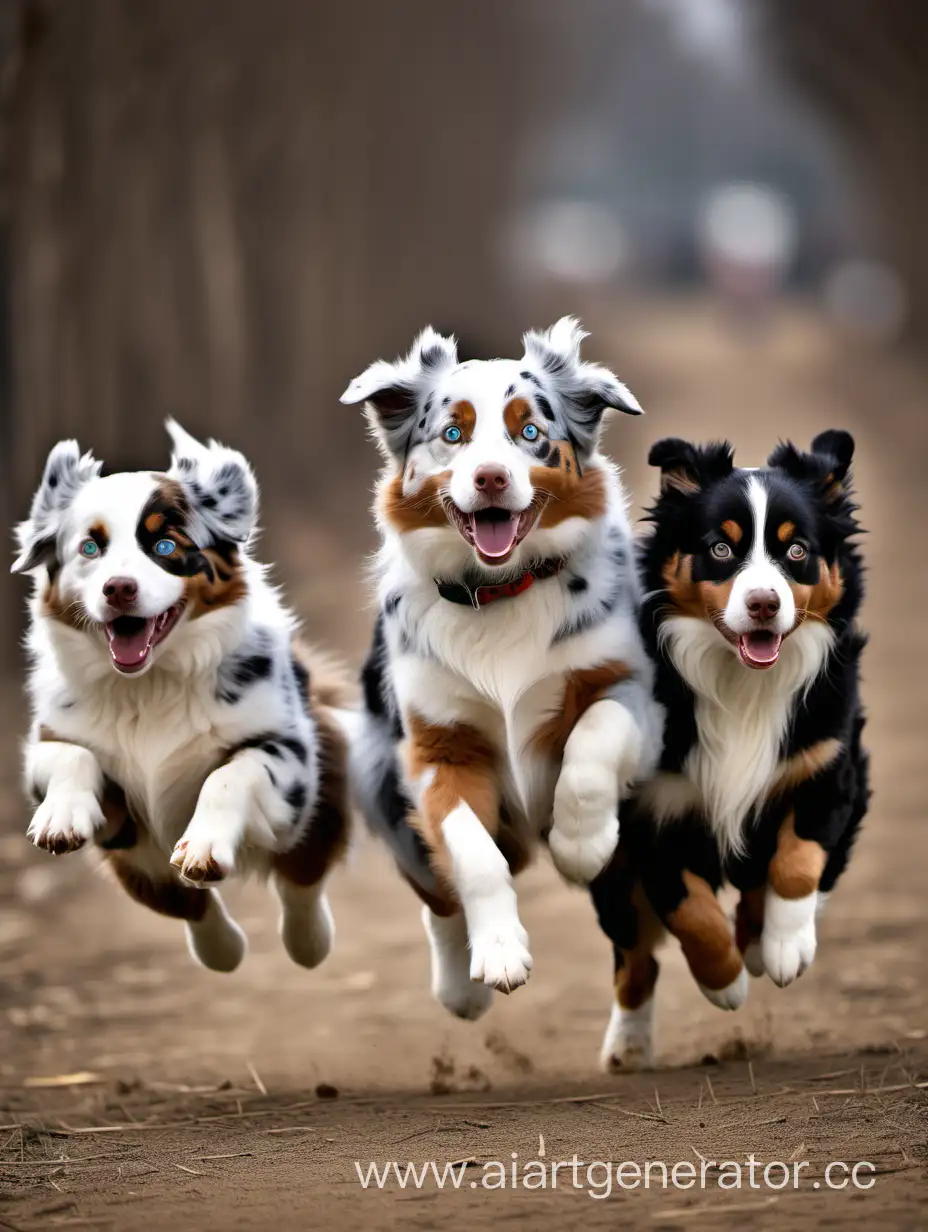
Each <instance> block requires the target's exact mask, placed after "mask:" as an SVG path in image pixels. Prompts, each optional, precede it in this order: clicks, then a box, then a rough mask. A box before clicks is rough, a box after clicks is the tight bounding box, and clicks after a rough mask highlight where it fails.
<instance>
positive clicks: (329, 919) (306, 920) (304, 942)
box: [280, 894, 335, 970]
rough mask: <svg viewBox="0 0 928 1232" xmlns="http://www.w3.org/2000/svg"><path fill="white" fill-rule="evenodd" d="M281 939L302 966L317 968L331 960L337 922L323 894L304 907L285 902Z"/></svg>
mask: <svg viewBox="0 0 928 1232" xmlns="http://www.w3.org/2000/svg"><path fill="white" fill-rule="evenodd" d="M280 937H281V940H282V941H283V943H284V949H285V950H286V951H287V953H288V954H289V955H290V957H291V958H292V959H293V961H294V962H295V963H298V964H299V965H300V966H301V967H309V968H310V970H312V968H313V967H318V966H319V964H320V963H321V962H323V960H324V959H326V958H328V956H329V954H330V953H331V951H332V946H333V945H334V943H335V920H334V918H333V916H332V911H331V908H330V907H329V900H328V899H327V898H326V896H325V895H324V894H320V895H319V897H318V898H317V899H316V900H315V901H314V902H311V903H307V904H306V905H305V906H304V905H303V904H300V903H298V902H294V901H293V900H292V899H291V900H289V901H285V903H284V909H283V912H282V914H281V917H280Z"/></svg>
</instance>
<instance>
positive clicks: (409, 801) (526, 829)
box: [342, 318, 661, 1018]
mask: <svg viewBox="0 0 928 1232" xmlns="http://www.w3.org/2000/svg"><path fill="white" fill-rule="evenodd" d="M583 337H585V335H584V334H583V332H582V331H581V330H580V328H579V326H578V325H577V323H576V322H575V321H573V320H572V319H570V318H564V319H562V320H561V321H559V322H558V324H557V325H555V326H554V327H553V328H552V329H550V330H549V331H547V332H545V333H529V334H526V336H525V338H524V344H525V354H524V356H523V358H522V359H521V360H518V361H517V360H507V359H497V360H491V361H470V362H467V363H459V362H458V358H457V349H456V344H455V342H454V340H453V339H452V338H447V337H442V336H441V335H439V334H437V333H435V332H434V331H433V330H431V329H427V330H425V332H424V333H423V334H421V335H420V337H419V338H418V339H417V341H416V342H415V344H414V346H413V348H412V350H411V351H410V352H409V354H408V355H407V356H406V357H405V358H404V359H401V360H398V361H397V362H396V363H387V362H385V361H378V362H377V363H375V364H373V365H372V366H371V367H369V368H368V369H367V370H366V371H365V372H363V373H362V374H361V375H360V376H359V377H358V378H357V379H356V380H354V381H352V383H351V384H350V385H349V387H348V389H347V391H346V392H345V394H344V395H343V397H342V401H343V402H346V403H365V404H366V407H367V414H368V418H369V421H370V424H371V427H372V430H373V433H374V435H375V437H376V440H377V442H378V443H379V446H380V449H381V451H382V454H383V457H384V469H383V473H382V476H381V480H380V484H379V488H378V494H377V498H376V507H375V510H376V518H377V522H378V525H379V528H380V532H381V536H382V547H381V550H380V554H379V558H378V561H377V566H376V569H377V575H378V579H379V587H378V593H379V604H380V611H379V615H378V618H377V623H376V630H375V634H374V642H373V647H372V650H371V653H370V656H369V658H368V661H367V664H366V667H365V669H364V673H363V685H364V695H365V707H364V714H363V717H362V720H361V726H362V731H361V733H360V737H359V739H358V740H357V741H355V742H353V744H352V761H353V773H352V778H353V780H354V781H355V782H356V783H357V785H358V789H359V795H360V804H361V807H362V809H363V811H364V812H365V814H366V816H367V818H368V821H369V823H370V825H371V827H372V828H373V829H374V831H375V832H378V833H380V834H381V835H382V836H384V837H385V838H386V841H387V842H388V844H389V845H390V847H391V848H392V851H393V854H394V856H395V858H396V861H397V863H398V865H399V868H400V870H401V871H402V873H403V874H404V876H405V877H406V878H407V879H408V880H409V881H410V883H411V884H412V886H413V888H414V889H415V890H416V891H417V892H418V894H419V896H420V897H421V898H422V899H423V901H424V902H425V904H426V905H425V908H424V910H423V919H424V923H425V928H426V932H427V935H428V938H429V942H430V948H431V955H432V976H433V980H432V984H433V992H434V993H435V995H436V996H437V998H438V999H439V1000H440V1001H441V1002H442V1003H443V1004H444V1005H445V1006H446V1007H447V1008H448V1009H449V1010H450V1011H451V1012H452V1013H454V1014H457V1015H458V1016H460V1017H463V1018H477V1017H478V1016H479V1015H480V1014H481V1013H483V1012H484V1011H485V1010H486V1009H487V1008H488V1006H489V1004H490V1001H491V998H492V990H493V989H498V990H499V991H501V992H507V993H508V992H510V991H511V990H512V989H514V988H517V987H518V986H519V985H521V984H523V983H524V982H525V981H526V980H527V979H528V977H529V972H530V970H531V966H532V959H531V955H530V953H529V950H528V937H527V935H526V932H525V929H524V928H523V927H522V924H521V922H520V919H519V914H518V910H517V903H516V895H515V891H514V889H513V884H512V879H511V875H512V874H514V873H515V872H517V871H518V870H519V869H520V868H521V867H522V866H523V865H524V864H525V863H526V861H527V859H528V857H529V855H530V853H531V850H532V848H533V847H534V845H535V844H536V843H537V841H538V839H539V838H540V837H541V836H543V835H547V838H548V844H549V847H550V850H551V854H552V857H553V859H554V863H555V865H556V866H557V868H558V869H559V870H560V872H561V873H562V874H563V875H564V876H565V877H566V878H568V879H569V880H571V881H574V882H579V883H582V884H586V883H589V882H590V881H591V880H592V879H593V878H594V877H595V876H596V875H597V873H599V872H600V871H601V870H602V869H603V867H604V866H605V865H606V864H607V863H608V861H609V859H610V857H611V856H612V854H613V851H614V849H615V845H616V841H617V838H618V824H619V823H618V806H619V801H620V800H621V799H622V798H623V797H624V796H625V795H626V794H627V793H628V791H629V789H630V787H631V785H632V784H633V783H635V782H636V781H637V780H639V779H641V778H642V777H644V776H645V775H647V774H649V773H650V772H651V770H652V769H653V768H654V766H655V764H656V759H657V757H658V754H659V748H660V728H661V720H660V714H659V711H658V708H657V707H656V706H655V704H654V702H653V700H652V667H651V664H650V662H649V660H648V657H647V655H646V653H645V650H644V646H643V644H642V640H641V637H640V634H639V632H638V603H639V592H638V585H637V581H636V575H635V568H634V562H633V556H632V547H631V537H630V530H629V524H628V520H627V517H626V497H625V493H624V491H623V488H622V485H621V483H620V480H619V476H618V473H617V472H616V470H615V468H614V467H613V466H611V465H610V464H609V463H608V462H607V461H606V460H605V459H604V458H603V457H602V455H601V454H600V452H599V448H598V445H599V437H600V429H601V425H602V421H603V416H604V412H605V411H606V410H607V409H608V408H614V409H617V410H620V411H625V412H626V413H628V414H632V415H637V414H639V413H640V407H639V406H638V403H637V402H636V401H635V399H634V398H633V397H632V395H631V394H630V393H629V391H628V390H627V389H626V388H625V386H624V385H622V384H620V383H619V381H618V380H617V379H616V377H615V376H614V375H613V374H612V373H611V372H609V371H608V370H606V369H605V368H602V367H599V366H597V365H594V364H589V363H584V362H582V361H581V359H580V343H581V340H582V339H583ZM468 951H469V953H468Z"/></svg>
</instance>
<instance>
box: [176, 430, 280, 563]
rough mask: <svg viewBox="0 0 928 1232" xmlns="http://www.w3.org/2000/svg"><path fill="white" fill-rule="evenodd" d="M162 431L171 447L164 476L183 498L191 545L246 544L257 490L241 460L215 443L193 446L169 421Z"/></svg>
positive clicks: (192, 439) (191, 439) (194, 442)
mask: <svg viewBox="0 0 928 1232" xmlns="http://www.w3.org/2000/svg"><path fill="white" fill-rule="evenodd" d="M166 427H167V430H168V433H169V435H170V437H171V443H172V444H173V446H174V448H173V452H172V454H171V468H170V470H169V471H168V475H169V476H170V477H171V478H172V479H176V480H177V482H178V483H179V484H180V486H181V488H182V489H183V491H184V495H185V496H186V497H187V503H188V505H189V508H190V534H191V537H192V538H193V540H194V542H195V543H196V544H197V546H198V547H206V546H207V545H208V544H210V543H216V542H227V543H228V542H231V543H246V542H247V541H248V539H249V538H250V537H251V535H252V534H253V532H254V529H255V523H256V521H257V517H258V484H257V482H256V480H255V476H254V472H253V471H252V469H251V467H250V466H249V464H248V462H247V460H246V459H245V456H244V455H243V454H241V453H239V452H238V450H237V449H227V448H226V446H225V445H220V444H219V443H218V442H217V441H213V440H210V441H207V442H206V443H205V444H204V443H203V442H202V441H198V440H197V439H196V438H195V437H193V436H191V435H190V433H189V432H186V431H185V430H184V429H183V428H182V427H181V426H180V424H179V423H177V422H176V421H175V420H173V419H169V420H168V421H167V424H166Z"/></svg>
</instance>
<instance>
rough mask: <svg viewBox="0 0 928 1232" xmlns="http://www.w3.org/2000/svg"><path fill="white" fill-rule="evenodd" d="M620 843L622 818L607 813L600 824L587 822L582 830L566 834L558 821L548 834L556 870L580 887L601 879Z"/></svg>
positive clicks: (572, 828) (572, 827) (573, 828)
mask: <svg viewBox="0 0 928 1232" xmlns="http://www.w3.org/2000/svg"><path fill="white" fill-rule="evenodd" d="M618 841H619V819H618V818H617V817H616V816H615V815H614V814H608V813H607V814H606V815H605V817H603V818H602V819H601V820H600V821H599V824H598V825H592V824H590V823H587V825H586V826H584V827H583V828H582V831H581V829H580V827H577V826H576V825H572V826H571V827H570V830H569V831H565V827H563V826H559V825H558V824H557V821H555V823H554V825H553V826H552V827H551V832H550V834H549V835H548V846H549V848H550V849H551V859H552V860H553V861H554V867H555V868H556V869H557V871H558V872H559V873H560V874H561V876H562V877H564V878H566V880H567V881H572V882H574V883H576V884H577V885H589V884H590V882H591V881H593V880H595V878H596V877H598V876H599V874H600V873H601V872H602V871H603V869H604V868H605V867H606V865H607V864H608V863H609V861H610V860H611V859H612V857H613V855H614V854H615V849H616V846H617V844H618Z"/></svg>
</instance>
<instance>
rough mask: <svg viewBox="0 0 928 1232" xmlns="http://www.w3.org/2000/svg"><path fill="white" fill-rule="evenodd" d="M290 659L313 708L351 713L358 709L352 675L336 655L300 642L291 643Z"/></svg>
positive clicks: (295, 640) (296, 639)
mask: <svg viewBox="0 0 928 1232" xmlns="http://www.w3.org/2000/svg"><path fill="white" fill-rule="evenodd" d="M293 658H294V661H295V662H296V664H297V667H298V669H299V668H302V671H303V672H304V673H305V676H306V678H307V679H308V682H309V702H310V705H311V706H312V707H316V706H327V707H329V708H330V709H339V710H342V709H345V710H350V709H352V708H353V707H355V706H356V705H357V694H358V689H357V685H356V683H355V681H354V680H353V678H352V676H351V673H350V672H349V670H348V668H347V667H346V666H345V664H344V663H343V662H342V661H341V659H339V658H338V657H337V656H336V655H334V654H331V653H330V652H329V651H327V650H320V649H319V647H317V646H311V645H310V644H309V643H308V642H304V641H303V640H302V638H294V640H293Z"/></svg>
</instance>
